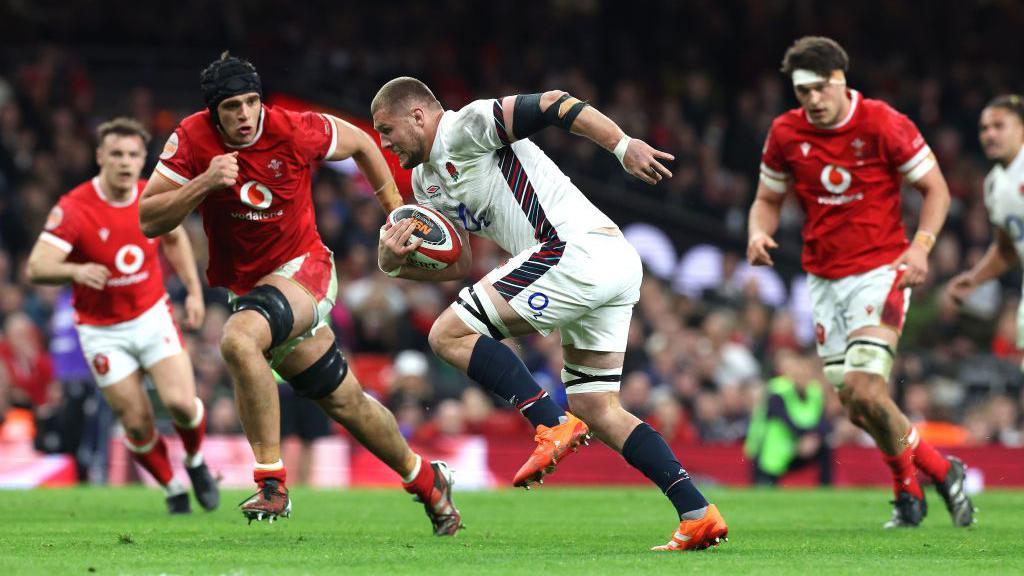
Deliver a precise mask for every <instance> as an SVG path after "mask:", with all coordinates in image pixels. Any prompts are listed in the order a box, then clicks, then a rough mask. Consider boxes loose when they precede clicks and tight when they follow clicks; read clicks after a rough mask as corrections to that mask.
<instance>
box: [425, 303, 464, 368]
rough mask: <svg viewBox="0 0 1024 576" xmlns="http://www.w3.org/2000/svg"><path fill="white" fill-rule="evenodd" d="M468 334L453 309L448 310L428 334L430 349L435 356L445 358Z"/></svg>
mask: <svg viewBox="0 0 1024 576" xmlns="http://www.w3.org/2000/svg"><path fill="white" fill-rule="evenodd" d="M468 333H469V332H468V329H467V328H466V325H465V324H463V322H462V320H461V319H460V318H459V317H458V316H457V315H456V314H455V313H453V312H452V311H451V309H448V310H445V311H444V313H443V314H441V316H440V317H439V318H438V319H437V321H436V322H434V325H433V326H431V327H430V333H429V334H427V343H428V344H430V349H431V350H433V351H434V353H435V354H437V355H438V356H441V357H442V358H445V357H446V356H447V355H448V353H449V352H450V351H451V350H452V348H453V347H454V346H455V344H456V342H457V341H458V340H459V338H461V337H463V336H465V335H467V334H468Z"/></svg>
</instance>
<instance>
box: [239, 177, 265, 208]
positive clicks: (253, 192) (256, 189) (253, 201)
mask: <svg viewBox="0 0 1024 576" xmlns="http://www.w3.org/2000/svg"><path fill="white" fill-rule="evenodd" d="M238 198H239V200H241V201H242V204H245V205H246V206H249V207H250V208H255V209H257V210H266V209H267V208H270V204H271V203H272V202H273V201H274V195H273V194H272V193H271V192H270V188H267V187H266V186H264V185H263V184H260V183H259V182H256V181H255V180H250V181H248V182H246V183H245V184H242V187H241V188H240V189H239V190H238Z"/></svg>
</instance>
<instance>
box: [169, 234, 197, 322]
mask: <svg viewBox="0 0 1024 576" xmlns="http://www.w3.org/2000/svg"><path fill="white" fill-rule="evenodd" d="M162 240H163V242H161V244H162V245H163V249H164V255H165V256H167V261H168V262H170V263H171V266H172V267H173V268H174V272H175V273H176V274H177V275H178V279H179V280H181V283H182V285H183V286H185V291H186V292H187V293H188V295H187V296H186V297H185V327H186V328H188V329H189V330H196V329H198V328H199V327H200V326H202V325H203V318H205V317H206V304H205V303H204V302H203V285H202V284H200V283H199V272H198V271H196V259H195V256H194V255H193V252H192V241H191V240H189V239H188V232H186V231H185V227H184V226H178V227H177V228H175V229H174V230H171V231H170V232H168V233H167V234H164V236H163V238H162Z"/></svg>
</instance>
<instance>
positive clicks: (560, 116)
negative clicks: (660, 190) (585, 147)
mask: <svg viewBox="0 0 1024 576" xmlns="http://www.w3.org/2000/svg"><path fill="white" fill-rule="evenodd" d="M502 112H503V116H504V120H505V126H506V127H507V128H508V132H509V133H510V134H509V136H510V138H511V139H513V140H515V139H522V138H528V137H530V136H531V135H533V134H534V133H536V132H537V131H539V130H542V129H544V128H546V127H548V126H557V127H559V128H562V129H564V130H568V131H570V132H572V133H573V134H579V135H580V136H586V137H587V138H589V139H590V140H592V141H593V142H594V143H596V144H597V145H598V146H600V147H602V148H604V149H605V150H607V151H609V152H611V153H613V154H615V157H616V158H618V159H619V162H620V163H621V164H622V167H623V168H624V169H625V170H626V172H628V173H629V174H631V175H633V176H635V177H637V178H639V179H640V180H643V181H644V182H646V183H648V184H657V183H658V182H660V181H661V179H662V178H671V177H672V172H671V171H669V169H668V168H666V167H665V165H664V164H662V163H661V161H662V160H668V161H672V160H675V156H673V155H671V154H669V153H668V152H662V151H661V150H657V149H655V148H652V147H651V146H650V145H648V144H647V143H646V142H644V141H643V140H639V139H636V138H630V137H629V136H627V135H626V133H625V132H623V131H622V129H621V128H619V125H618V124H616V123H615V122H614V121H612V119H611V118H609V117H607V116H605V115H604V114H602V113H601V112H600V111H599V110H598V109H597V108H594V107H593V106H590V105H588V104H586V103H585V102H582V101H581V100H579V99H577V98H575V97H573V96H571V95H569V94H568V93H566V92H563V91H561V90H549V91H547V92H543V93H540V94H520V95H518V96H508V97H506V98H504V99H503V100H502Z"/></svg>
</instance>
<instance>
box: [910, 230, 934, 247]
mask: <svg viewBox="0 0 1024 576" xmlns="http://www.w3.org/2000/svg"><path fill="white" fill-rule="evenodd" d="M914 242H915V243H917V244H920V245H921V247H922V248H924V251H925V252H931V251H932V248H933V247H935V234H932V233H931V232H929V231H927V230H918V231H917V234H914Z"/></svg>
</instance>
